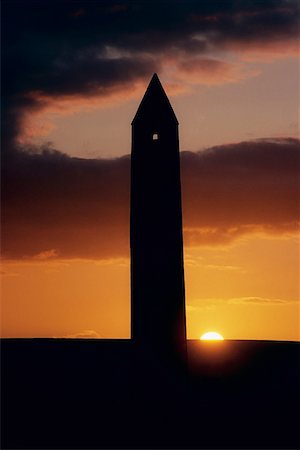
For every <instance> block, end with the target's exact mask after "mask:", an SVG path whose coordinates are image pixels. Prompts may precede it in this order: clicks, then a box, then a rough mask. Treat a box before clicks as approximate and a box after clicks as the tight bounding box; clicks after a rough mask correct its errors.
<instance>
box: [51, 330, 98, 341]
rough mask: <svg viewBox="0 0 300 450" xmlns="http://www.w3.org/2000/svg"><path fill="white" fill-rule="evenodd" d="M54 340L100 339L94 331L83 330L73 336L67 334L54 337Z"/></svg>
mask: <svg viewBox="0 0 300 450" xmlns="http://www.w3.org/2000/svg"><path fill="white" fill-rule="evenodd" d="M55 338H64V339H101V336H100V335H99V334H98V333H97V332H96V331H94V330H83V331H79V332H78V333H74V334H67V335H65V336H55Z"/></svg>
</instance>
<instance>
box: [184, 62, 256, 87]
mask: <svg viewBox="0 0 300 450" xmlns="http://www.w3.org/2000/svg"><path fill="white" fill-rule="evenodd" d="M177 69H178V71H177V77H178V78H179V79H183V80H185V81H188V82H191V83H194V84H207V85H218V84H226V83H236V82H239V81H241V80H244V79H245V78H249V77H253V76H257V75H259V73H260V72H259V71H258V70H257V69H255V70H254V69H253V68H251V69H249V68H248V67H246V66H245V65H244V64H240V63H229V62H227V61H223V60H220V59H215V58H189V59H188V58H185V59H184V60H182V61H179V62H178V64H177Z"/></svg>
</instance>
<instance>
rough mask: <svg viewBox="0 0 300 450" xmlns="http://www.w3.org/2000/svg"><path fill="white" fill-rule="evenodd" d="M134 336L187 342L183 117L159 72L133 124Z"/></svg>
mask: <svg viewBox="0 0 300 450" xmlns="http://www.w3.org/2000/svg"><path fill="white" fill-rule="evenodd" d="M130 248H131V338H132V339H133V340H134V341H135V342H137V343H139V344H142V345H145V346H147V347H151V348H155V349H158V348H159V349H165V350H167V351H169V350H170V349H175V350H178V349H179V348H182V347H183V346H185V342H186V325H185V290H184V269H183V239H182V212H181V185H180V160H179V137H178V121H177V118H176V116H175V114H174V111H173V109H172V106H171V104H170V102H169V100H168V97H167V95H166V93H165V91H164V89H163V87H162V85H161V83H160V81H159V78H158V76H157V75H156V74H154V75H153V77H152V79H151V81H150V84H149V86H148V88H147V90H146V93H145V95H144V97H143V99H142V101H141V103H140V106H139V108H138V110H137V113H136V115H135V117H134V119H133V122H132V153H131V216H130Z"/></svg>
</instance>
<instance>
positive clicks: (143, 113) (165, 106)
mask: <svg viewBox="0 0 300 450" xmlns="http://www.w3.org/2000/svg"><path fill="white" fill-rule="evenodd" d="M143 117H144V118H146V119H147V120H148V119H150V118H151V117H156V118H158V117H159V119H160V120H164V119H168V120H170V119H171V120H172V121H175V122H176V123H177V124H178V120H177V118H176V115H175V113H174V111H173V108H172V106H171V103H170V101H169V99H168V97H167V94H166V93H165V91H164V88H163V87H162V84H161V82H160V80H159V78H158V75H157V73H154V74H153V76H152V78H151V80H150V83H149V84H148V87H147V89H146V92H145V94H144V97H143V98H142V101H141V103H140V106H139V107H138V110H137V112H136V114H135V116H134V118H133V121H132V124H133V123H135V122H136V121H137V120H138V119H141V118H143Z"/></svg>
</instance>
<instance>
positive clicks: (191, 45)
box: [2, 0, 299, 148]
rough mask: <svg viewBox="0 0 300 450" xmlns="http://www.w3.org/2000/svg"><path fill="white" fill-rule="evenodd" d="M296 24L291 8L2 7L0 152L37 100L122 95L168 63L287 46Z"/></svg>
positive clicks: (273, 0)
mask: <svg viewBox="0 0 300 450" xmlns="http://www.w3.org/2000/svg"><path fill="white" fill-rule="evenodd" d="M298 17H299V6H298V1H297V0H265V1H263V2H261V1H258V0H257V1H255V0H251V1H245V0H240V1H222V2H220V1H217V0H207V1H201V2H199V1H198V0H197V1H196V0H194V1H192V0H190V1H186V2H184V1H173V0H172V1H171V0H165V1H163V2H161V1H151V2H148V1H141V2H126V1H121V2H120V1H118V2H114V1H108V0H107V1H92V2H86V1H76V2H75V1H69V0H68V1H67V0H65V1H63V0H61V1H53V0H51V2H50V1H43V2H37V1H27V0H24V1H15V0H9V1H8V0H6V1H4V2H3V7H2V24H3V36H4V39H3V52H2V81H3V85H4V89H3V122H2V126H3V133H4V136H3V138H4V140H5V145H4V148H7V146H8V145H9V143H11V141H12V139H13V138H14V137H15V136H16V135H17V134H18V132H19V130H20V125H21V120H22V116H23V114H24V113H25V112H28V111H30V110H32V109H36V108H41V107H43V106H44V102H45V101H46V100H45V98H48V99H49V97H51V98H54V99H55V98H57V97H60V96H74V95H75V96H76V95H85V96H90V95H109V94H110V92H111V91H112V90H114V89H115V88H116V87H118V88H122V89H127V88H128V86H130V85H132V84H134V83H135V82H136V81H138V80H141V79H148V78H150V76H151V74H152V73H153V72H154V71H159V69H160V67H161V64H162V63H163V61H165V60H166V58H167V57H169V56H173V57H175V58H179V59H180V60H182V59H183V61H184V59H185V58H190V57H191V56H193V57H194V56H199V55H205V54H208V53H209V52H211V51H213V50H216V51H219V50H222V49H224V48H231V46H232V47H233V48H236V47H239V46H242V47H243V48H244V46H245V45H254V46H257V47H259V46H260V45H263V44H264V43H268V44H274V45H277V44H278V43H280V42H283V43H285V42H289V41H290V40H294V41H295V40H296V39H297V36H298V35H299V21H298ZM183 64H184V62H183ZM41 98H43V101H42V100H41Z"/></svg>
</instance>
